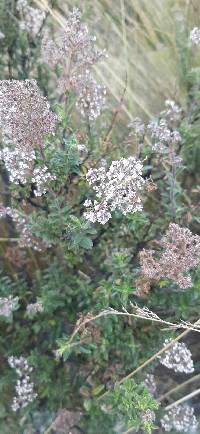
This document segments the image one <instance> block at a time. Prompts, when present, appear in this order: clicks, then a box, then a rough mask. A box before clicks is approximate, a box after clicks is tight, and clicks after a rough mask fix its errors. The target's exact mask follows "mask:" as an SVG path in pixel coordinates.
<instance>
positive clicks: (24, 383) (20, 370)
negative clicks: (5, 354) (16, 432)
mask: <svg viewBox="0 0 200 434" xmlns="http://www.w3.org/2000/svg"><path fill="white" fill-rule="evenodd" d="M8 363H9V365H10V367H11V368H12V369H15V371H16V374H17V375H18V377H19V379H18V380H17V384H16V386H15V391H16V396H15V397H14V398H13V402H12V406H11V407H12V410H13V411H17V410H20V409H21V408H24V407H26V406H27V405H28V404H29V403H30V402H32V401H33V400H34V399H35V398H36V397H37V393H34V390H33V387H34V384H33V383H31V382H30V374H31V372H32V370H33V368H32V367H31V366H29V364H28V362H27V360H26V359H25V358H24V357H23V356H20V357H19V358H17V357H14V356H11V357H9V358H8Z"/></svg>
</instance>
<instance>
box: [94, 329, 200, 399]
mask: <svg viewBox="0 0 200 434" xmlns="http://www.w3.org/2000/svg"><path fill="white" fill-rule="evenodd" d="M199 322H200V320H198V321H197V322H196V323H195V324H194V325H198V324H199ZM189 332H190V330H185V331H184V332H183V333H181V334H180V335H179V336H177V337H176V338H175V339H173V340H172V341H170V342H169V343H168V344H167V345H166V346H165V347H163V348H161V350H159V351H158V352H157V353H155V354H153V356H151V357H149V359H147V360H146V361H145V362H144V363H142V364H141V365H140V366H138V368H136V369H134V371H132V372H130V374H128V375H126V376H125V377H123V378H122V379H121V380H120V381H118V382H117V383H118V384H122V383H124V381H125V380H129V379H130V378H132V377H133V376H134V375H136V374H137V373H138V372H140V371H141V370H142V369H143V368H145V367H146V366H148V365H149V364H150V363H151V362H153V361H154V360H156V359H157V358H158V356H160V355H161V354H162V353H164V352H165V351H166V350H168V349H169V348H170V347H171V346H172V345H173V344H174V343H175V342H177V341H179V340H180V339H182V338H184V337H185V336H186V335H187V334H188V333H189ZM109 392H110V390H107V391H106V392H104V393H103V394H102V395H101V396H99V397H98V398H97V399H98V400H100V399H102V398H104V397H105V396H106V395H108V394H109Z"/></svg>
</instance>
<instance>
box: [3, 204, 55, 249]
mask: <svg viewBox="0 0 200 434" xmlns="http://www.w3.org/2000/svg"><path fill="white" fill-rule="evenodd" d="M6 216H9V217H11V218H12V219H13V221H14V222H15V223H16V229H17V232H18V233H19V235H20V237H19V240H18V243H19V247H21V248H24V247H25V248H26V247H32V248H33V249H34V250H37V251H38V252H41V251H43V250H45V249H46V248H48V247H50V245H49V244H48V243H46V242H45V241H43V240H41V239H40V238H38V237H35V236H33V234H32V232H31V230H30V229H29V227H28V219H27V216H25V215H22V214H20V213H19V212H18V210H17V209H15V208H10V207H4V206H0V218H5V217H6Z"/></svg>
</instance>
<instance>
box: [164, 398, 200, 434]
mask: <svg viewBox="0 0 200 434" xmlns="http://www.w3.org/2000/svg"><path fill="white" fill-rule="evenodd" d="M161 425H162V427H163V428H164V430H165V431H172V430H176V431H178V432H180V433H183V432H186V433H192V432H195V431H196V429H197V427H198V422H197V419H196V416H195V414H194V408H193V407H190V406H189V405H186V404H183V405H177V406H175V407H174V408H172V409H171V410H169V411H168V412H167V413H166V414H165V415H164V416H163V418H162V419H161Z"/></svg>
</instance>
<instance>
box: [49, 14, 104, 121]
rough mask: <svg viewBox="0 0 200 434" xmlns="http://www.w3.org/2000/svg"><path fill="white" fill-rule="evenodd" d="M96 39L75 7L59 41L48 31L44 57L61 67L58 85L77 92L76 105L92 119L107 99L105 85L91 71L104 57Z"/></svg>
mask: <svg viewBox="0 0 200 434" xmlns="http://www.w3.org/2000/svg"><path fill="white" fill-rule="evenodd" d="M95 40H96V38H94V37H92V36H91V35H90V34H89V31H88V28H87V26H86V25H85V24H82V23H81V13H80V11H79V10H78V9H77V8H74V9H73V11H72V12H71V13H69V15H68V19H67V20H66V23H65V29H64V31H63V33H61V34H60V35H59V36H58V37H57V38H56V41H53V40H52V39H51V37H50V36H49V34H48V33H46V35H45V36H44V38H43V43H42V53H43V60H44V61H45V62H46V63H48V64H49V65H50V66H51V67H55V66H56V65H59V67H60V68H61V75H60V79H59V87H60V88H61V89H62V90H63V91H68V90H71V89H72V90H74V91H75V92H76V94H77V95H78V101H77V107H78V108H79V109H80V111H81V113H82V114H83V115H84V116H86V117H89V119H91V120H94V119H96V118H97V116H98V115H99V114H100V112H101V109H102V107H103V106H104V103H105V87H104V86H100V85H99V84H97V83H96V81H95V80H94V79H93V78H92V75H91V71H92V68H93V66H94V65H95V64H97V63H98V62H99V61H101V60H102V59H103V58H105V52H104V51H102V50H99V49H97V48H96V45H95Z"/></svg>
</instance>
